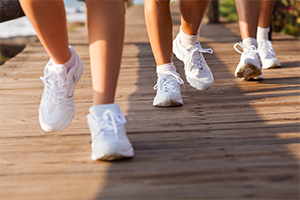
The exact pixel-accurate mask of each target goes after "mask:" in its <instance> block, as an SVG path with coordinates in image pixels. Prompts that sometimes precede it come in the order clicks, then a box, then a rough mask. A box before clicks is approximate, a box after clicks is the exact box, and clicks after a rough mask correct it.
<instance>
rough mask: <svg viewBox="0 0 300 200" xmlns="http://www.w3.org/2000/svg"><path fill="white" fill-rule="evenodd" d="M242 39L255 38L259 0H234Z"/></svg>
mask: <svg viewBox="0 0 300 200" xmlns="http://www.w3.org/2000/svg"><path fill="white" fill-rule="evenodd" d="M235 5H236V9H237V12H238V17H239V25H240V32H241V36H242V39H243V40H244V39H245V38H249V37H251V38H256V30H257V25H258V18H259V11H260V0H253V1H249V0H235Z"/></svg>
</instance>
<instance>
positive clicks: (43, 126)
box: [39, 59, 83, 132]
mask: <svg viewBox="0 0 300 200" xmlns="http://www.w3.org/2000/svg"><path fill="white" fill-rule="evenodd" d="M79 61H80V66H82V67H81V68H80V69H79V70H80V71H79V72H80V75H79V76H78V77H76V79H75V85H76V84H77V83H78V82H79V80H80V78H81V75H82V73H83V63H82V60H81V59H79ZM74 115H75V108H74V110H73V112H72V115H71V116H70V118H69V119H68V120H67V122H66V123H65V125H64V126H63V127H62V128H60V129H58V130H53V129H49V125H47V124H45V123H43V122H41V120H40V119H39V122H40V125H41V128H42V129H43V130H44V131H46V132H58V131H62V130H64V129H65V128H66V127H67V126H68V125H69V124H70V123H71V122H72V119H73V117H74Z"/></svg>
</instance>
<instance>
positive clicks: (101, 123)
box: [95, 110, 126, 139]
mask: <svg viewBox="0 0 300 200" xmlns="http://www.w3.org/2000/svg"><path fill="white" fill-rule="evenodd" d="M125 123H126V119H125V117H124V116H123V112H122V111H120V112H119V113H118V114H116V113H114V112H113V111H111V110H106V111H105V112H104V113H103V115H102V118H99V119H97V127H98V131H97V133H101V134H104V131H111V130H113V131H114V133H115V136H116V138H117V139H119V135H118V127H119V126H121V125H123V124H125ZM96 136H97V135H96ZM96 136H95V137H96Z"/></svg>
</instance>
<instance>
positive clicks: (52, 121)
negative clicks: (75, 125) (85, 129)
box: [39, 108, 74, 131]
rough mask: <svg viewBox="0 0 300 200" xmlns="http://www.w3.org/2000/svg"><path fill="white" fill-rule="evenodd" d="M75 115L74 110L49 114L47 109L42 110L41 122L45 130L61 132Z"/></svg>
mask: <svg viewBox="0 0 300 200" xmlns="http://www.w3.org/2000/svg"><path fill="white" fill-rule="evenodd" d="M73 115H74V111H73V110H67V109H61V110H57V111H52V112H48V110H47V109H43V108H40V113H39V121H40V124H41V126H42V128H43V130H45V131H59V130H61V129H63V128H64V127H65V126H66V125H68V124H69V123H70V119H72V117H73Z"/></svg>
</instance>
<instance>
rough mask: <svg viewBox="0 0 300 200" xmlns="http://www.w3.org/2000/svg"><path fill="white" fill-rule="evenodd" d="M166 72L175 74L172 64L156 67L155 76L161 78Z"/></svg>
mask: <svg viewBox="0 0 300 200" xmlns="http://www.w3.org/2000/svg"><path fill="white" fill-rule="evenodd" d="M166 71H174V72H176V67H175V66H174V64H173V62H170V63H167V64H163V65H158V66H156V73H157V76H161V75H162V74H163V73H165V72H166Z"/></svg>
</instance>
